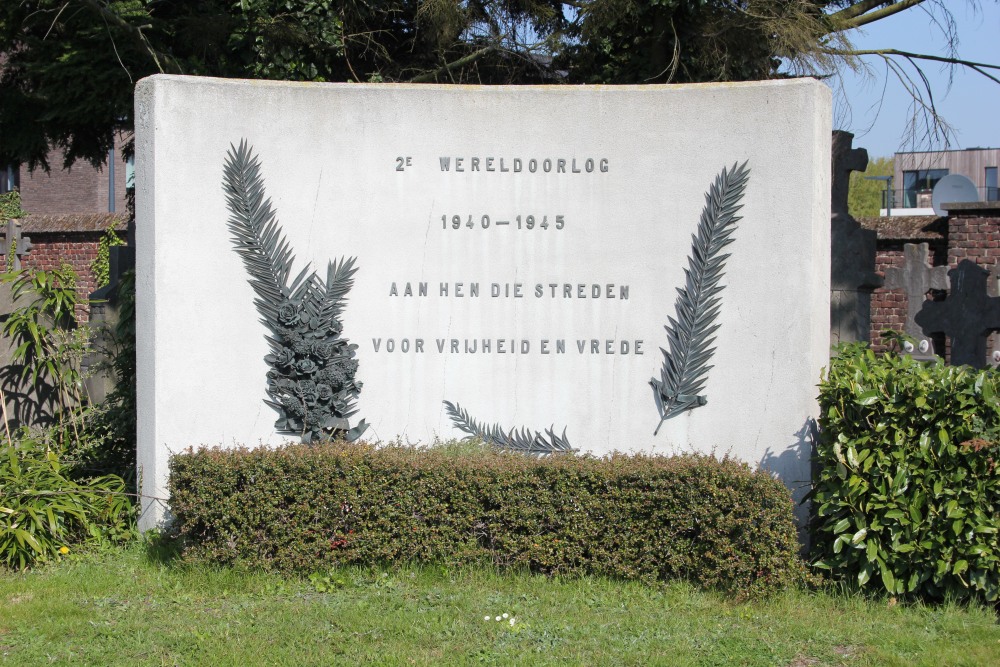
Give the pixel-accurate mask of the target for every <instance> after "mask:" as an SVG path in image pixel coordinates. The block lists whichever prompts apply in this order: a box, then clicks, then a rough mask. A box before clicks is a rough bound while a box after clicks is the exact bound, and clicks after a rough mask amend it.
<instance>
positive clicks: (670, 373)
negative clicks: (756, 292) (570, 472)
mask: <svg viewBox="0 0 1000 667" xmlns="http://www.w3.org/2000/svg"><path fill="white" fill-rule="evenodd" d="M749 179H750V170H749V169H748V168H747V163H746V162H744V163H743V164H734V165H733V167H732V169H725V168H723V170H722V173H720V174H719V175H718V176H717V177H716V178H715V182H714V183H713V184H712V186H711V187H710V188H709V190H708V192H707V193H705V207H704V209H702V212H701V219H700V220H699V222H698V233H697V234H694V235H692V237H691V254H690V255H689V256H688V266H687V268H686V269H684V287H678V288H677V301H676V304H675V308H674V310H675V315H676V316H675V317H670V316H667V321H668V322H669V323H668V324H667V325H666V326H665V327H664V329H666V332H667V345H668V347H669V348H670V349H669V350H665V349H663V348H660V351H661V352H663V366H662V368H661V369H660V377H659V378H652V379H651V380H650V381H649V384H650V385H651V386H652V388H653V398H654V401H655V403H656V409H657V411H658V412H659V414H660V423H659V424H658V425H657V427H656V430H655V431H653V435H656V434H657V433H658V432H659V430H660V427H661V426H662V425H663V422H664V421H666V420H667V419H670V418H671V417H675V416H677V415H679V414H681V413H682V412H684V411H686V410H691V409H693V408H696V407H699V406H702V405H705V404H706V402H707V401H708V399H707V398H706V397H705V396H703V395H701V391H702V390H703V389H704V388H705V383H706V382H707V380H708V371H709V370H711V368H712V366H711V365H709V364H708V361H709V360H710V359H711V358H712V355H713V354H714V353H715V348H714V347H711V346H712V344H713V343H715V332H716V331H718V329H719V325H718V324H716V323H715V320H716V318H717V317H718V315H719V311H720V309H721V303H722V299H721V297H720V296H719V293H720V292H722V288H723V286H722V285H720V284H719V281H720V280H721V279H722V275H723V270H724V269H725V265H726V260H727V259H729V255H728V254H724V253H722V252H721V250H722V249H723V248H725V247H726V246H728V245H729V244H730V243H732V242H733V238H732V235H733V232H734V231H735V230H736V223H737V222H739V221H740V219H741V218H740V216H738V215H737V213H738V212H739V210H740V209H741V208H742V205H741V204H740V201H741V200H742V198H743V193H744V191H745V190H746V185H747V182H748V181H749Z"/></svg>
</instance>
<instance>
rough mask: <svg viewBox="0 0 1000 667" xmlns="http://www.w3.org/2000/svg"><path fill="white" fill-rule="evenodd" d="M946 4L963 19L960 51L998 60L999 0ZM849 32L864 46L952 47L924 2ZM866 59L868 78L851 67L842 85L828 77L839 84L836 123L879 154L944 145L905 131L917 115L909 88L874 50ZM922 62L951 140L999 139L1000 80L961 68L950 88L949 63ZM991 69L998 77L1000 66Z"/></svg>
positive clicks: (941, 50)
mask: <svg viewBox="0 0 1000 667" xmlns="http://www.w3.org/2000/svg"><path fill="white" fill-rule="evenodd" d="M947 5H948V6H949V7H950V8H951V11H952V16H953V18H954V19H955V23H956V24H957V27H958V36H959V44H958V55H959V57H961V58H963V59H965V60H972V61H977V62H987V63H993V64H1000V3H998V2H996V0H981V2H980V3H979V9H978V11H973V9H972V8H971V7H970V3H968V2H966V1H965V0H948V2H947ZM850 38H851V41H852V42H853V43H854V46H855V47H857V48H861V49H876V48H896V49H900V50H903V51H913V52H917V53H929V54H932V55H940V56H944V55H947V45H946V40H945V37H944V35H943V34H942V33H941V30H940V29H939V28H936V27H934V26H933V25H932V22H931V19H930V17H929V16H928V14H927V12H926V11H924V9H922V8H921V7H920V6H918V7H916V8H913V9H909V10H906V11H904V12H901V13H900V14H897V15H895V16H891V17H889V18H887V19H884V20H882V21H878V22H876V23H874V24H872V25H870V26H868V27H867V29H865V30H864V31H860V30H858V31H854V32H853V33H851V35H850ZM866 62H867V63H868V64H869V65H870V66H871V67H870V70H871V71H870V74H871V75H870V76H868V77H867V78H866V77H865V76H859V75H855V74H853V73H850V72H847V73H845V74H844V75H843V76H842V77H841V80H840V83H841V84H842V85H839V86H838V82H837V81H836V80H831V81H830V84H831V86H833V87H834V90H835V102H834V106H835V109H834V128H836V129H844V130H849V131H851V132H854V134H855V139H854V145H855V146H860V147H863V148H867V149H868V154H869V155H870V156H871V157H873V158H874V157H881V156H889V155H892V154H893V153H894V152H896V151H901V150H930V149H939V148H943V147H944V146H943V144H942V143H940V142H938V143H928V142H927V141H917V143H916V145H914V143H913V141H912V140H909V139H907V138H906V137H905V134H904V132H905V129H906V121H907V119H908V118H909V117H910V115H911V111H910V109H909V107H910V102H909V99H908V96H907V94H906V92H905V89H904V88H903V86H902V85H901V84H900V83H899V82H898V81H897V80H896V79H895V77H894V76H893V75H892V74H891V73H887V72H886V68H885V65H884V64H882V61H881V60H880V59H879V58H873V57H868V58H866ZM922 66H923V68H924V72H925V73H926V74H927V77H928V79H929V80H930V83H931V88H932V91H933V93H934V99H935V102H936V104H937V107H938V111H939V113H940V115H941V116H943V117H944V119H945V120H946V121H947V122H948V123H949V124H950V125H951V126H952V127H953V128H954V130H955V134H954V136H953V137H952V145H951V146H950V148H970V147H974V146H982V147H1000V84H997V83H994V82H992V81H990V80H989V79H987V78H986V77H984V76H982V75H980V74H977V73H975V72H972V71H967V70H965V69H964V68H957V69H956V70H955V71H954V78H953V80H952V83H951V88H950V89H949V87H948V69H947V66H944V65H942V64H939V63H934V62H929V61H925V62H924V63H923V65H922ZM909 71H910V72H911V73H912V69H911V70H909ZM992 73H993V74H994V76H997V77H998V78H1000V71H996V70H994V71H993V72H992ZM887 76H888V80H887ZM838 88H839V89H840V90H839V92H838ZM883 89H884V90H885V95H884V96H883Z"/></svg>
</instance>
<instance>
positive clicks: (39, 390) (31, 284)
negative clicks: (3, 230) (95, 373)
mask: <svg viewBox="0 0 1000 667" xmlns="http://www.w3.org/2000/svg"><path fill="white" fill-rule="evenodd" d="M0 280H2V281H3V282H7V283H11V284H12V285H11V294H12V295H13V297H14V300H15V303H16V304H17V307H16V308H14V309H13V310H12V311H11V313H10V314H9V315H8V317H7V319H6V321H5V322H4V323H3V334H4V335H5V336H8V337H10V338H12V339H13V342H14V349H13V351H12V352H11V360H12V361H13V362H14V363H13V364H12V365H11V366H9V367H7V368H5V369H4V370H3V372H2V373H0V375H2V379H3V382H4V384H6V385H7V386H8V387H12V386H14V385H18V386H20V387H30V388H32V389H33V390H34V392H35V396H36V397H37V400H38V401H40V402H41V401H43V400H44V397H45V396H48V395H51V396H53V397H54V402H55V409H54V411H55V413H56V414H55V415H53V417H54V420H55V421H56V422H57V423H58V424H59V425H60V426H61V427H62V430H63V432H64V434H65V435H67V436H68V435H69V434H70V433H72V435H73V437H74V438H76V439H79V436H80V429H81V426H82V424H81V419H82V417H83V408H84V406H85V403H86V401H85V396H84V394H83V375H82V372H81V366H82V363H83V357H84V355H85V354H86V353H87V351H88V350H89V348H90V331H89V329H87V328H86V327H78V326H77V321H76V307H77V305H78V304H79V297H78V295H77V292H76V273H74V272H73V269H72V268H70V267H64V268H62V269H56V270H54V271H17V272H10V273H4V274H2V275H0Z"/></svg>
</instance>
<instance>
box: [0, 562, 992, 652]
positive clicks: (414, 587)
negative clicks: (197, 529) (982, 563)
mask: <svg viewBox="0 0 1000 667" xmlns="http://www.w3.org/2000/svg"><path fill="white" fill-rule="evenodd" d="M503 613H508V614H510V615H513V616H514V617H515V618H516V622H515V623H514V625H513V627H512V626H511V625H510V624H509V623H508V622H499V623H498V622H496V621H494V620H490V621H485V620H484V616H487V615H488V616H490V617H491V618H492V617H495V616H497V615H500V614H503ZM44 664H57V665H213V666H216V665H218V666H222V665H239V666H241V667H245V666H247V665H340V664H342V665H355V664H379V665H432V664H433V665H437V664H455V665H463V664H470V665H472V664H476V665H478V664H487V665H548V664H558V665H614V666H615V667H618V666H620V665H788V666H795V667H805V666H818V665H905V666H906V667H915V666H917V665H949V666H950V665H996V664H1000V626H998V624H997V617H996V616H995V614H994V612H993V610H990V609H984V608H978V607H971V608H969V607H959V606H955V605H945V606H941V607H930V606H923V605H901V604H900V605H890V604H889V603H888V602H887V601H886V600H885V599H880V600H866V599H864V598H861V597H857V596H850V595H846V594H831V593H808V592H802V591H792V592H788V593H785V594H782V595H779V596H777V597H774V598H772V599H769V600H766V601H757V602H752V603H748V604H738V603H735V602H732V601H729V600H726V599H724V598H722V597H720V596H718V595H714V594H711V593H705V592H702V591H698V590H696V589H695V588H693V587H691V586H688V585H686V584H682V583H675V584H669V585H664V586H659V587H650V586H644V585H642V584H638V583H621V582H613V581H607V580H602V579H574V580H558V579H557V580H552V579H545V578H543V577H539V576H530V575H498V574H496V573H494V572H491V571H484V570H481V569H466V570H459V571H446V570H442V569H435V568H428V567H423V568H402V569H398V570H376V569H372V570H360V569H351V570H340V571H336V572H333V573H327V574H324V575H323V577H321V578H318V580H317V581H312V582H311V581H308V580H298V579H286V578H281V577H278V576H273V575H267V574H259V573H246V572H239V571H235V570H226V569H213V568H208V567H204V566H182V565H177V564H171V563H170V562H169V561H167V562H163V561H161V560H157V559H156V558H153V557H150V556H149V555H147V553H146V552H145V550H144V548H143V547H142V546H141V545H133V546H131V547H129V548H128V549H125V550H108V551H104V552H102V553H97V554H90V555H82V556H76V557H71V558H69V559H67V560H66V561H64V562H62V563H57V564H52V565H49V566H46V567H44V568H41V569H38V570H36V571H32V572H29V573H26V574H11V573H0V665H44Z"/></svg>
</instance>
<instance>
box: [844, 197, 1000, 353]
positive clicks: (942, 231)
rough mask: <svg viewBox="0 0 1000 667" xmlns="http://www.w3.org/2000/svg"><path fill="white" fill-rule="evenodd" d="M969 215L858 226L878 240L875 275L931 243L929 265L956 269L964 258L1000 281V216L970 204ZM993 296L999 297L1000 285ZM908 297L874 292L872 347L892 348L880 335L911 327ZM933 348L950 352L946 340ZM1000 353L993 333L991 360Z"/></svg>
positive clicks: (998, 338) (872, 221)
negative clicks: (910, 247) (912, 248)
mask: <svg viewBox="0 0 1000 667" xmlns="http://www.w3.org/2000/svg"><path fill="white" fill-rule="evenodd" d="M968 209H969V210H964V209H963V210H955V211H949V213H950V214H951V215H950V216H949V217H947V218H934V217H911V218H903V217H900V218H865V219H862V220H860V221H859V222H860V223H861V224H862V225H863V226H864V227H866V228H867V229H873V230H875V232H876V233H877V235H878V241H877V254H876V260H875V261H876V271H877V272H878V273H879V275H881V276H883V277H884V276H885V272H886V270H887V269H889V268H890V267H902V266H903V261H904V258H903V245H904V244H906V243H927V244H928V245H929V249H928V258H927V259H928V261H929V262H930V264H931V266H948V267H949V268H954V267H956V266H957V265H958V263H959V262H960V261H962V260H963V259H969V260H972V261H974V262H976V263H977V264H979V265H980V266H982V267H983V268H986V269H988V270H990V272H991V273H992V276H991V280H994V281H995V280H997V276H1000V212H998V211H997V210H995V208H994V209H990V208H984V205H981V204H979V205H976V204H972V205H968ZM993 294H994V295H1000V285H997V286H996V289H995V290H994V292H993ZM945 296H946V295H945V293H934V292H931V293H929V294H928V295H927V298H928V299H943V298H944V297H945ZM906 308H907V302H906V293H905V292H903V290H887V289H885V288H884V287H882V288H879V289H876V290H875V291H874V292H873V293H872V325H871V343H872V348H873V349H874V350H876V351H878V352H883V351H885V350H887V349H888V346H887V345H886V342H885V341H884V340H883V339H882V336H881V332H882V331H884V330H886V329H895V330H897V331H901V330H902V329H903V327H904V324H905V322H906ZM933 340H934V348H935V349H936V350H945V355H946V357H947V353H948V346H947V341H946V337H945V336H943V335H936V336H934V337H933ZM996 349H1000V335H998V334H993V335H992V336H991V337H990V339H989V340H988V341H987V355H992V352H993V350H996Z"/></svg>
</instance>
